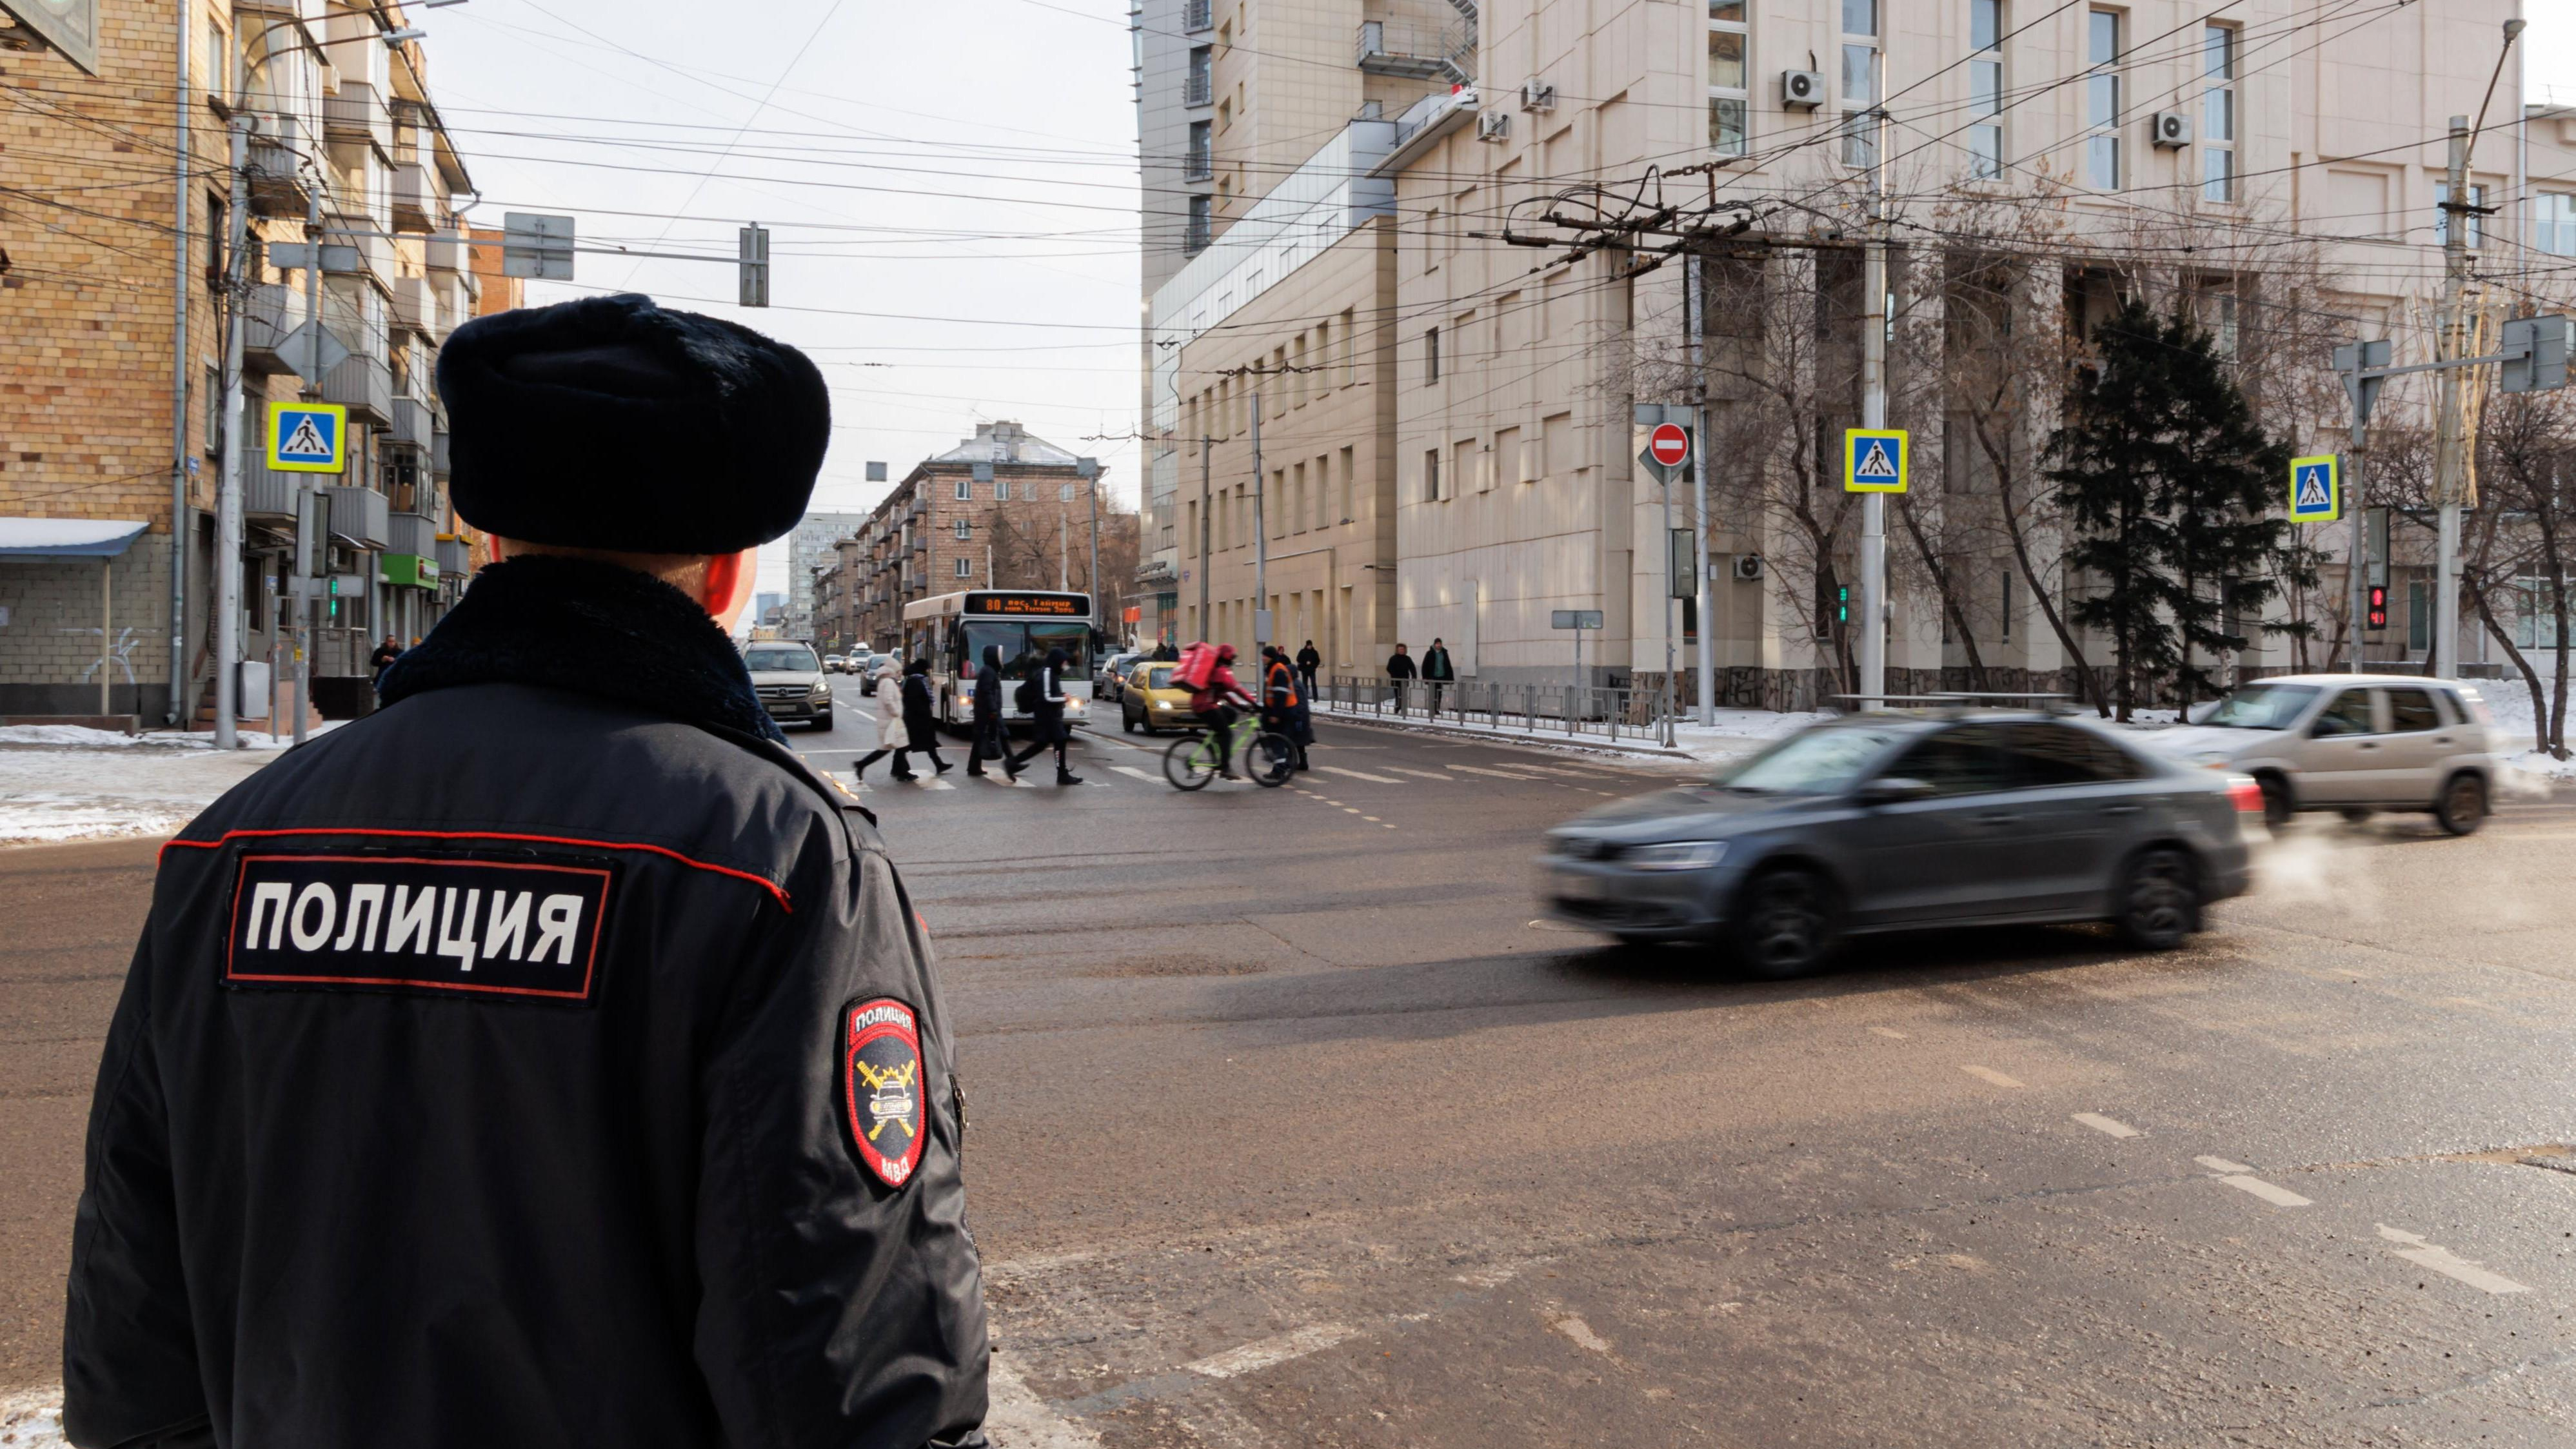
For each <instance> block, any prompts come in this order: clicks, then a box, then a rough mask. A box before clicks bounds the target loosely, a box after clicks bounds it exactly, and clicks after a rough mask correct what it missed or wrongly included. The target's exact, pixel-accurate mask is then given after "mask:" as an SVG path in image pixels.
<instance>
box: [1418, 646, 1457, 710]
mask: <svg viewBox="0 0 2576 1449" xmlns="http://www.w3.org/2000/svg"><path fill="white" fill-rule="evenodd" d="M1457 677H1458V670H1457V668H1456V666H1454V665H1452V664H1451V663H1450V662H1449V646H1448V645H1446V644H1443V643H1441V642H1440V641H1439V640H1437V639H1434V640H1432V641H1431V647H1430V648H1428V649H1425V650H1423V651H1422V682H1423V683H1425V684H1428V685H1430V686H1431V712H1432V713H1433V714H1438V713H1439V712H1440V691H1441V690H1443V689H1445V688H1447V687H1448V686H1449V684H1450V682H1451V681H1453V680H1455V679H1456V678H1457Z"/></svg>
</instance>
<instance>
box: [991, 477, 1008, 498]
mask: <svg viewBox="0 0 2576 1449" xmlns="http://www.w3.org/2000/svg"><path fill="white" fill-rule="evenodd" d="M1010 498H1011V480H1010V479H1008V478H996V479H994V480H993V501H994V502H996V503H1007V502H1009V501H1010Z"/></svg>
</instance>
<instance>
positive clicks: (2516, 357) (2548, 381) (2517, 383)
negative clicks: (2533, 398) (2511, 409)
mask: <svg viewBox="0 0 2576 1449" xmlns="http://www.w3.org/2000/svg"><path fill="white" fill-rule="evenodd" d="M2569 330H2570V329H2569V324H2568V319H2566V318H2565V317H2517V318H2515V319H2513V320H2512V321H2510V322H2507V323H2505V324H2504V337H2503V342H2504V346H2503V349H2502V350H2503V353H2504V366H2503V368H2502V369H2501V375H2500V376H2498V378H2497V379H2496V386H2497V387H2498V388H2500V389H2501V390H2503V391H2505V392H2546V391H2549V390H2550V389H2552V388H2561V387H2565V386H2566V385H2567V342H2568V332H2569Z"/></svg>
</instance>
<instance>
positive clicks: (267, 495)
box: [242, 403, 317, 524]
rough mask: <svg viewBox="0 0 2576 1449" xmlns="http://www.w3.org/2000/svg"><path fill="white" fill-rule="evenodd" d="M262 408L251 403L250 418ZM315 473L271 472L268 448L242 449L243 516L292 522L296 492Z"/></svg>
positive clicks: (270, 520)
mask: <svg viewBox="0 0 2576 1449" xmlns="http://www.w3.org/2000/svg"><path fill="white" fill-rule="evenodd" d="M261 411H262V410H261V408H260V406H259V404H257V403H253V404H251V408H250V416H251V417H252V418H254V419H255V418H257V417H258V416H259V415H260V412H261ZM251 436H252V437H254V438H256V437H258V436H259V434H258V433H257V432H255V431H254V432H253V433H252V434H251ZM315 476H317V475H315V474H311V473H279V472H276V471H273V470H272V469H270V467H269V466H268V449H267V448H266V447H265V446H260V447H254V448H248V449H245V450H244V451H243V453H242V516H243V517H245V518H256V519H261V520H264V521H267V522H272V523H273V522H278V521H284V522H286V523H289V524H292V523H293V522H294V521H295V492H296V490H297V489H299V488H302V487H303V486H304V485H305V480H306V479H309V478H312V477H315Z"/></svg>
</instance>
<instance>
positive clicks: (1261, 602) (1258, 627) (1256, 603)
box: [1252, 386, 1270, 654]
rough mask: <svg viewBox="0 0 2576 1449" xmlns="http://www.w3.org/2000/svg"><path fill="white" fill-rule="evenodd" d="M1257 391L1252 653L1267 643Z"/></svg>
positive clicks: (1266, 548) (1256, 394)
mask: <svg viewBox="0 0 2576 1449" xmlns="http://www.w3.org/2000/svg"><path fill="white" fill-rule="evenodd" d="M1262 482H1263V478H1262V474H1261V389H1260V388H1259V387H1258V386H1256V387H1254V388H1253V389H1252V652H1253V653H1254V654H1259V653H1260V652H1261V646H1262V645H1264V644H1267V643H1269V642H1270V525H1269V523H1268V521H1267V519H1266V518H1265V517H1264V515H1263V512H1262V510H1263V502H1262V496H1261V495H1262V491H1263V490H1262V486H1261V485H1262Z"/></svg>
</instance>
